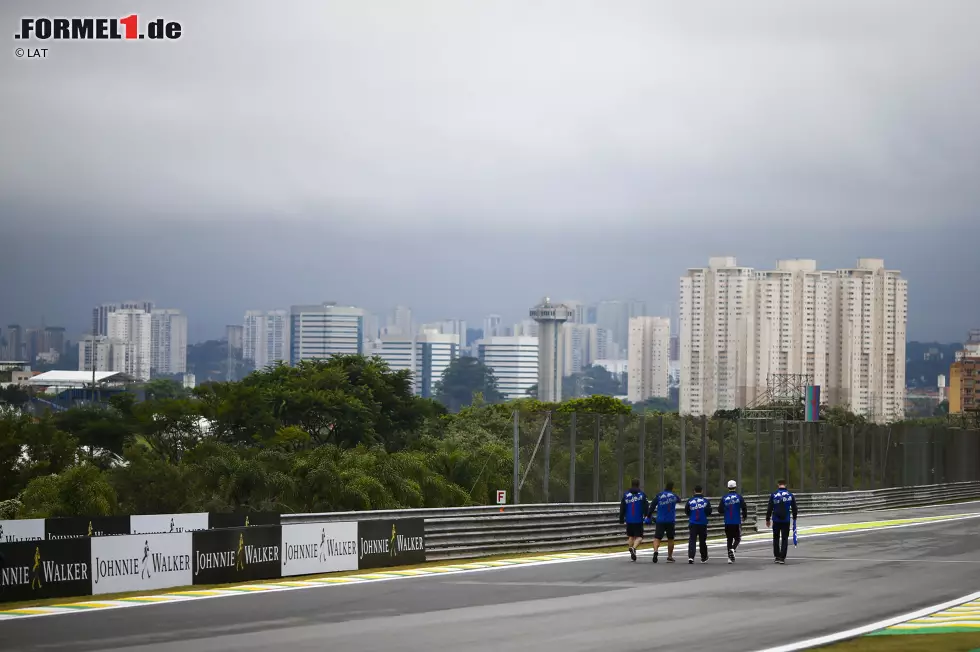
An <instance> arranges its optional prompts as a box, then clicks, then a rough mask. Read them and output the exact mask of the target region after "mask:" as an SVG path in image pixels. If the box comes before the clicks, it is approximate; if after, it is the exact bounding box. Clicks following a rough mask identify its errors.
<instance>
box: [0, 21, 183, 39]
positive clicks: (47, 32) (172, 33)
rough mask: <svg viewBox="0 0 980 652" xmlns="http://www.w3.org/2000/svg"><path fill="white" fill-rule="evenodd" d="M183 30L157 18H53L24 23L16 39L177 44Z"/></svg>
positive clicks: (171, 22) (172, 23) (178, 25)
mask: <svg viewBox="0 0 980 652" xmlns="http://www.w3.org/2000/svg"><path fill="white" fill-rule="evenodd" d="M182 29H183V28H182V27H181V25H180V23H179V22H177V21H175V20H170V21H168V20H165V19H163V18H155V19H152V20H147V21H146V22H145V23H144V22H143V21H141V20H140V16H139V15H137V14H131V15H129V16H124V17H122V18H61V17H56V18H49V17H33V18H21V19H20V32H18V33H16V34H14V38H15V39H17V40H24V41H34V40H38V41H47V40H51V39H53V40H56V41H111V40H117V39H119V40H139V39H144V38H145V39H151V40H154V41H175V40H177V39H179V38H180V35H181V31H182Z"/></svg>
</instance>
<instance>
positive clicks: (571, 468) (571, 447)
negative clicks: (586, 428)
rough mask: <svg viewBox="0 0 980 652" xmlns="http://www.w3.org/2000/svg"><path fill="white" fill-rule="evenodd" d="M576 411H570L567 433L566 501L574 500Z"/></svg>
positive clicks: (576, 452)
mask: <svg viewBox="0 0 980 652" xmlns="http://www.w3.org/2000/svg"><path fill="white" fill-rule="evenodd" d="M576 416H577V413H575V412H572V418H571V421H572V423H571V433H569V442H568V451H569V455H568V502H570V503H574V502H575V458H576V456H577V454H578V451H577V450H576V449H575V426H576V425H577V424H576V420H577V419H576Z"/></svg>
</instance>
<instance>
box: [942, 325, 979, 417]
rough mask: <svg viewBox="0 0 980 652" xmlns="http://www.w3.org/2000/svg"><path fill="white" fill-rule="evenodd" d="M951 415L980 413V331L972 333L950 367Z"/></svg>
mask: <svg viewBox="0 0 980 652" xmlns="http://www.w3.org/2000/svg"><path fill="white" fill-rule="evenodd" d="M949 413H950V414H978V413H980V329H974V330H971V331H970V333H969V335H967V338H966V343H964V344H963V348H962V349H961V350H959V351H957V352H956V356H955V359H954V361H953V364H951V365H950V367H949Z"/></svg>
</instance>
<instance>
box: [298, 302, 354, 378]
mask: <svg viewBox="0 0 980 652" xmlns="http://www.w3.org/2000/svg"><path fill="white" fill-rule="evenodd" d="M363 353H364V310H363V309H362V308H355V307H353V306H338V305H337V304H336V303H333V302H327V303H322V304H319V305H310V306H292V308H290V311H289V361H290V364H292V365H295V364H297V363H298V362H299V361H300V360H329V359H330V358H331V357H333V356H335V355H362V354H363Z"/></svg>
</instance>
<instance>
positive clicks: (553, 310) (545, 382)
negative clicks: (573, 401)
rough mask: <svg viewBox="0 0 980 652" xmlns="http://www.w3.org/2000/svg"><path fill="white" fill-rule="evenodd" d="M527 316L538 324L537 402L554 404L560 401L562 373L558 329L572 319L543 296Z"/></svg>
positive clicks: (561, 336) (562, 348)
mask: <svg viewBox="0 0 980 652" xmlns="http://www.w3.org/2000/svg"><path fill="white" fill-rule="evenodd" d="M530 315H531V319H533V320H534V321H535V322H537V324H538V400H541V401H544V402H546V403H557V402H559V401H561V381H562V374H563V373H564V371H565V342H564V339H565V338H564V330H563V329H562V326H563V325H564V324H565V322H567V321H568V319H569V318H570V317H571V316H572V311H571V310H569V309H568V308H567V307H565V306H564V305H563V304H553V303H551V300H550V299H549V298H548V297H545V298H544V299H543V300H542V301H541V303H539V304H538V305H536V306H534V307H533V308H531V312H530Z"/></svg>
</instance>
